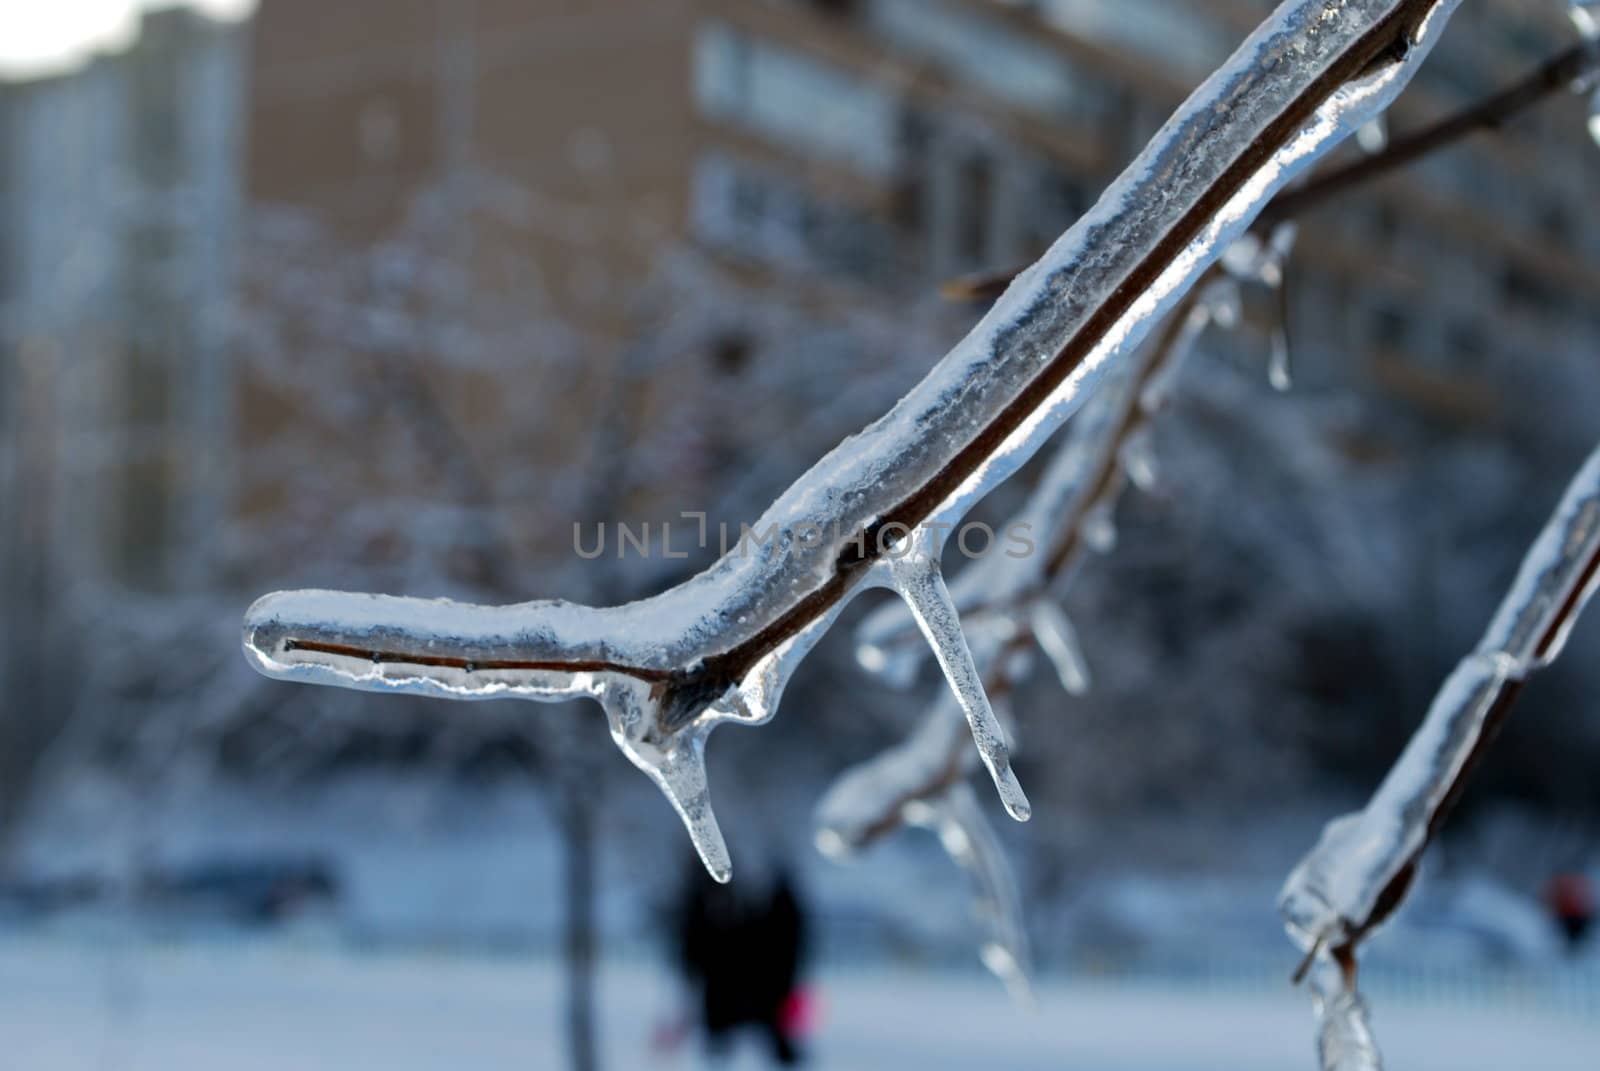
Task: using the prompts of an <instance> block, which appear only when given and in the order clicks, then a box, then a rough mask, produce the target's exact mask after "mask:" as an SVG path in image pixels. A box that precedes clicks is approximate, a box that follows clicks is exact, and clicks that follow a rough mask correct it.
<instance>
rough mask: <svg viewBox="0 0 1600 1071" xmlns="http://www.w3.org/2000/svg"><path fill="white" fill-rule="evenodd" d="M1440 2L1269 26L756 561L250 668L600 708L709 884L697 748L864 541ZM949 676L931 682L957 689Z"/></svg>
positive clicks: (1332, 113)
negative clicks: (634, 592)
mask: <svg viewBox="0 0 1600 1071" xmlns="http://www.w3.org/2000/svg"><path fill="white" fill-rule="evenodd" d="M1458 2H1459V0H1338V2H1331V0H1289V2H1286V3H1284V4H1283V5H1282V6H1281V7H1279V8H1278V10H1277V11H1276V12H1274V13H1273V14H1272V15H1271V16H1270V17H1269V18H1268V19H1267V20H1266V21H1265V22H1264V23H1263V24H1262V25H1261V26H1260V27H1259V28H1258V29H1257V30H1256V31H1255V32H1254V33H1252V34H1251V35H1250V36H1249V38H1247V39H1246V40H1245V42H1244V43H1243V44H1242V45H1241V46H1240V47H1239V49H1238V50H1237V51H1236V52H1235V53H1234V55H1233V56H1232V57H1231V58H1230V59H1229V60H1228V61H1227V62H1226V63H1225V64H1224V65H1223V66H1222V67H1221V68H1220V69H1219V70H1218V71H1217V72H1216V73H1215V74H1214V75H1212V77H1211V78H1209V79H1207V81H1206V82H1205V83H1204V84H1203V85H1202V86H1201V87H1200V88H1199V89H1197V90H1196V91H1195V93H1194V94H1193V95H1191V97H1190V98H1189V99H1188V100H1187V101H1186V102H1185V103H1184V104H1183V105H1182V106H1181V107H1180V108H1179V110H1178V112H1177V113H1176V114H1175V115H1174V116H1173V117H1172V118H1171V119H1170V120H1169V121H1168V122H1167V123H1166V125H1164V126H1163V127H1162V129H1161V130H1160V131H1159V132H1158V133H1157V135H1156V137H1155V138H1154V139H1153V140H1152V141H1151V142H1150V144H1149V145H1148V146H1147V147H1146V148H1145V149H1144V151H1143V152H1141V153H1140V155H1139V156H1138V158H1137V159H1135V160H1134V161H1133V163H1132V164H1131V165H1130V166H1129V167H1128V169H1127V170H1126V171H1125V172H1124V173H1123V175H1122V176H1121V177H1120V178H1119V179H1118V180H1117V181H1116V182H1115V183H1113V184H1112V185H1111V187H1110V188H1108V189H1107V190H1106V192H1105V193H1104V195H1103V196H1102V197H1101V198H1100V200H1099V201H1098V202H1097V203H1096V205H1095V207H1094V208H1092V209H1091V210H1090V211H1089V212H1088V213H1086V214H1085V215H1084V216H1083V217H1082V218H1081V219H1080V220H1079V221H1078V222H1077V223H1076V224H1074V225H1073V227H1072V228H1071V229H1070V230H1068V231H1067V233H1066V234H1064V235H1062V237H1061V238H1060V239H1058V240H1057V241H1056V242H1055V244H1054V245H1053V246H1052V247H1051V248H1050V250H1049V251H1048V252H1047V253H1046V254H1045V255H1044V257H1043V258H1042V259H1041V260H1040V261H1039V262H1038V263H1037V264H1035V265H1034V266H1033V267H1031V268H1029V269H1028V270H1027V271H1025V272H1023V273H1022V274H1021V275H1020V276H1019V277H1018V278H1017V280H1016V281H1015V282H1014V283H1013V284H1012V286H1011V287H1010V289H1009V290H1007V292H1006V293H1005V294H1004V295H1003V296H1002V297H1001V298H1000V299H999V300H998V301H997V302H996V303H995V305H994V307H993V308H991V309H990V311H989V312H988V314H987V315H985V316H984V318H983V319H982V320H981V321H980V322H979V323H978V324H977V325H976V326H975V327H974V328H973V329H972V331H971V332H970V333H969V334H968V335H967V337H966V338H965V339H963V340H962V341H961V342H960V343H959V344H958V345H957V346H956V347H955V349H954V350H952V351H951V352H950V353H949V354H948V355H947V356H946V357H945V358H944V359H943V360H942V361H941V362H940V363H939V364H938V365H937V366H936V367H935V368H934V369H933V371H931V372H930V373H929V375H928V376H927V377H926V378H925V379H924V380H923V381H922V382H921V383H919V384H918V385H917V386H916V387H914V388H913V389H912V390H911V391H910V392H909V393H908V394H907V395H906V396H905V397H904V398H903V399H901V401H900V402H899V403H898V404H896V405H895V407H894V408H893V409H892V410H891V411H890V412H889V413H888V414H886V415H885V416H884V417H882V418H881V419H879V420H878V421H877V422H875V423H874V424H872V425H871V426H869V427H868V428H866V429H865V430H864V431H862V432H861V433H859V434H858V435H855V436H853V437H851V438H849V439H847V440H846V441H845V442H843V443H841V444H840V445H839V446H838V447H836V448H835V449H834V450H833V451H831V452H830V453H829V454H827V455H826V456H825V457H824V458H822V460H821V461H819V462H818V463H817V464H816V465H815V466H814V467H813V468H812V469H811V470H810V471H808V472H807V473H806V474H805V475H804V476H802V477H801V478H800V479H799V480H797V481H796V482H795V483H794V484H793V485H792V486H791V487H790V488H789V489H788V490H787V491H786V492H785V493H784V494H783V495H781V496H780V497H779V498H778V500H777V501H776V502H775V503H774V504H773V505H772V506H771V507H770V508H769V509H768V510H767V512H766V513H765V514H764V515H763V516H762V518H761V519H760V520H759V521H757V523H756V525H755V528H754V531H755V532H757V533H769V532H770V533H772V534H771V537H770V538H762V539H759V540H757V541H755V545H754V546H749V545H746V544H741V547H740V548H739V549H737V550H735V551H732V552H730V553H728V554H726V555H724V556H723V557H722V558H721V559H719V560H718V561H717V562H716V563H715V564H714V565H712V566H711V567H710V568H709V569H707V570H706V571H704V572H702V573H700V574H699V575H697V576H695V577H693V578H691V579H689V580H687V581H685V582H683V583H682V584H679V585H677V586H675V587H673V588H670V589H668V590H667V591H664V592H662V593H661V594H659V595H656V596H653V597H651V598H648V599H644V600H641V601H639V602H635V603H630V604H628V605H625V606H615V607H603V608H601V607H588V606H581V605H576V604H572V603H565V602H552V601H536V602H528V603H522V604H518V605H513V606H506V607H481V606H468V605H462V604H455V603H445V602H439V601H434V600H424V599H406V598H393V597H385V596H372V595H360V594H346V593H333V592H293V593H280V594H278V595H272V596H268V597H266V598H264V599H262V600H260V601H259V602H257V603H256V604H255V606H253V607H252V608H251V609H250V611H249V612H248V613H247V615H246V618H245V622H244V646H245V650H246V653H247V655H248V657H249V658H250V660H251V663H252V664H253V665H254V666H255V667H256V668H257V669H259V670H261V671H262V672H264V673H266V674H268V675H270V676H277V677H283V678H287V679H292V680H301V681H307V682H313V683H321V684H332V685H337V686H342V687H352V688H370V689H376V690H392V691H406V692H421V693H427V694H433V695H441V696H445V697H448V698H455V699H480V698H491V697H496V696H520V697H523V698H529V699H539V700H552V699H561V698H567V697H572V696H589V697H591V698H597V699H601V700H602V701H604V702H606V703H607V707H608V716H609V717H610V718H611V722H612V734H613V736H614V737H615V738H616V739H617V740H618V742H619V744H621V745H622V746H623V750H624V751H625V752H626V753H627V754H628V756H629V758H630V759H631V760H632V761H634V762H635V763H636V764H639V765H640V766H641V767H643V768H645V769H646V770H647V771H649V772H651V774H652V777H653V778H654V779H655V780H656V782H657V784H659V785H661V786H662V787H663V788H664V789H666V791H667V792H668V794H669V796H672V797H673V803H674V805H675V806H676V807H677V808H678V810H679V812H680V813H681V814H682V815H683V816H684V818H685V821H686V823H687V824H688V825H689V827H690V830H691V832H692V833H694V834H695V835H696V836H697V838H698V841H699V847H700V849H701V852H702V855H703V856H705V857H706V858H707V862H708V864H709V865H710V866H711V869H712V870H713V872H715V873H717V875H718V876H719V877H726V875H727V869H726V860H725V859H724V858H722V856H721V853H720V849H719V848H718V840H717V838H715V837H713V836H712V832H713V831H714V830H715V823H714V821H713V820H712V819H711V817H710V805H709V797H708V796H707V795H706V793H705V791H704V788H703V786H704V769H703V758H702V754H703V742H704V736H705V734H706V733H707V732H709V730H710V729H712V728H714V727H715V726H716V725H717V724H720V723H721V722H723V721H738V722H743V723H759V722H761V721H764V720H766V719H767V718H768V717H770V716H771V714H772V712H773V709H774V707H775V705H776V702H777V699H778V696H779V695H780V694H781V692H782V690H783V686H784V684H785V683H786V681H787V678H788V675H789V673H790V672H791V671H792V669H793V666H794V665H795V663H796V662H797V661H798V660H799V659H800V658H801V657H803V655H804V654H805V653H806V651H807V650H809V648H810V647H811V645H813V644H814V643H815V642H816V640H817V639H818V638H819V637H820V635H821V634H822V632H823V631H824V630H825V629H826V628H827V627H828V625H829V624H831V623H832V621H833V620H834V618H835V616H836V615H837V613H838V612H839V610H840V608H841V607H842V606H843V605H844V604H845V603H846V602H847V601H848V600H849V599H850V598H851V597H852V596H853V595H855V594H856V593H858V592H859V591H860V590H862V589H863V588H864V587H866V586H869V585H870V584H873V583H883V582H886V581H887V579H888V578H887V577H886V576H885V575H884V570H883V569H882V557H883V554H884V550H885V545H886V541H885V540H884V539H883V536H884V534H885V532H887V531H888V530H890V529H891V527H895V526H900V527H904V528H907V529H911V528H916V527H918V526H922V525H934V524H952V523H954V522H956V521H959V519H960V518H961V517H962V516H963V515H964V514H965V513H966V511H967V510H968V509H970V507H971V506H972V505H973V503H975V502H976V501H977V500H978V499H980V498H981V497H983V496H984V495H985V494H987V493H988V492H989V491H991V490H992V489H993V488H994V487H995V486H997V485H998V484H999V483H1000V482H1001V481H1003V480H1005V479H1006V478H1007V477H1009V476H1010V475H1011V474H1012V473H1014V472H1015V471H1016V470H1017V468H1018V467H1019V466H1020V465H1022V464H1023V463H1024V462H1025V461H1026V460H1027V459H1028V457H1030V456H1031V455H1032V454H1033V453H1034V452H1035V451H1036V450H1037V449H1038V448H1039V447H1040V445H1042V443H1043V442H1044V441H1045V440H1046V439H1047V438H1048V437H1049V436H1050V434H1051V433H1052V432H1053V431H1054V430H1055V429H1056V428H1057V427H1059V426H1060V424H1061V423H1062V422H1063V421H1064V420H1066V419H1067V418H1068V417H1069V416H1070V415H1071V414H1072V412H1073V411H1074V410H1075V409H1076V408H1077V407H1078V406H1079V405H1080V404H1081V403H1082V401H1083V400H1084V398H1085V397H1086V396H1087V394H1088V392H1089V391H1090V390H1091V389H1092V388H1093V387H1094V386H1095V385H1096V383H1098V381H1099V380H1100V379H1101V378H1102V377H1103V376H1104V375H1105V374H1106V372H1107V371H1108V370H1109V369H1111V368H1112V367H1114V366H1115V365H1116V363H1117V362H1118V360H1119V358H1122V357H1124V356H1125V355H1127V354H1129V353H1131V352H1132V351H1133V349H1134V348H1135V347H1136V346H1137V345H1138V344H1139V343H1140V342H1141V341H1142V340H1143V338H1144V337H1145V336H1146V335H1147V334H1148V333H1149V332H1150V330H1151V329H1152V327H1153V326H1154V325H1155V324H1156V323H1157V322H1158V321H1159V320H1160V319H1161V318H1162V317H1163V315H1164V314H1165V313H1166V312H1167V311H1168V310H1170V309H1171V308H1172V307H1173V306H1174V305H1175V304H1176V302H1178V301H1179V300H1180V298H1181V297H1182V295H1183V293H1184V292H1185V291H1186V290H1187V289H1188V288H1189V287H1190V286H1192V285H1193V284H1194V282H1195V281H1196V280H1197V279H1198V278H1199V277H1200V276H1201V275H1202V274H1204V273H1205V272H1206V271H1207V270H1208V268H1209V267H1210V266H1211V265H1212V264H1213V263H1214V262H1215V260H1216V259H1217V257H1218V256H1219V255H1220V254H1221V252H1222V251H1223V250H1224V249H1226V248H1227V247H1228V246H1229V245H1230V244H1231V243H1232V242H1233V241H1234V240H1235V239H1237V238H1238V237H1239V236H1240V235H1242V234H1243V232H1244V231H1245V229H1246V228H1248V227H1249V225H1250V223H1251V221H1252V220H1253V219H1254V218H1255V216H1256V215H1257V214H1258V213H1259V212H1260V210H1261V208H1262V206H1263V205H1265V204H1266V203H1267V201H1269V200H1270V199H1271V198H1272V196H1273V195H1274V194H1275V193H1276V192H1277V191H1278V190H1280V189H1281V188H1282V187H1283V186H1284V184H1285V183H1287V182H1289V181H1290V180H1291V179H1292V178H1293V177H1294V176H1295V175H1296V174H1298V173H1300V172H1301V171H1302V170H1303V169H1304V168H1305V167H1306V166H1307V165H1309V164H1310V163H1311V162H1313V161H1314V160H1316V159H1317V158H1319V157H1320V156H1321V155H1323V154H1324V153H1325V152H1326V151H1327V150H1328V149H1330V148H1331V147H1332V146H1334V145H1335V144H1337V143H1338V142H1340V141H1341V140H1343V139H1344V138H1346V137H1347V136H1349V135H1350V134H1351V133H1352V132H1353V131H1354V130H1355V129H1357V128H1358V127H1359V126H1361V125H1362V124H1364V123H1366V122H1368V121H1369V120H1370V119H1372V118H1373V117H1374V116H1375V115H1377V114H1379V113H1380V112H1381V111H1382V110H1383V109H1384V108H1386V107H1387V106H1388V104H1389V103H1390V102H1391V101H1392V100H1393V99H1394V97H1395V95H1396V94H1398V92H1399V91H1400V90H1401V88H1403V87H1404V85H1405V84H1406V83H1407V82H1408V81H1409V79H1410V77H1411V75H1412V74H1413V73H1414V72H1415V71H1416V69H1417V67H1418V66H1419V65H1420V64H1421V62H1422V61H1423V59H1424V58H1425V57H1426V55H1427V54H1428V52H1429V51H1430V50H1431V48H1432V46H1433V45H1434V43H1435V42H1436V41H1437V39H1438V37H1439V34H1440V32H1441V30H1442V29H1443V25H1444V23H1445V21H1446V19H1447V18H1448V16H1449V14H1450V13H1451V12H1452V11H1453V10H1454V8H1455V7H1456V6H1457V3H1458ZM708 419H714V414H708ZM809 533H820V535H818V537H817V538H809V537H808V534H809ZM910 579H914V578H905V577H902V578H901V581H902V582H903V583H906V582H909V580H910ZM940 586H941V587H942V582H941V584H940ZM924 593H925V592H924ZM933 605H934V603H931V602H926V601H924V603H923V606H924V609H927V608H929V607H931V606H933ZM929 619H930V620H932V619H933V618H932V616H931V615H930V618H929ZM925 631H929V633H930V635H934V634H935V633H934V632H933V631H932V630H925ZM950 646H951V645H950V644H946V647H947V648H949V647H950ZM942 661H945V660H943V659H942ZM959 662H960V660H959V659H954V660H953V661H948V662H947V664H946V669H947V671H948V672H950V673H951V675H952V677H953V679H955V680H956V681H957V682H958V683H959V682H960V678H961V676H962V673H963V670H962V667H961V666H960V664H959ZM624 692H625V693H626V695H627V696H628V698H626V699H625V700H624V699H620V698H618V697H619V696H621V695H623V693H624ZM607 697H610V698H607ZM968 706H969V709H968V715H969V719H971V720H972V724H973V729H974V731H975V733H976V734H977V735H978V739H979V743H980V746H981V747H982V748H984V749H985V754H984V757H985V761H986V762H987V763H988V764H989V765H990V767H991V770H992V772H993V773H994V775H995V777H996V781H997V783H998V784H1000V785H1001V787H1002V790H1003V792H1004V793H1005V794H1006V799H1007V804H1008V806H1009V807H1010V808H1011V809H1012V810H1013V811H1014V812H1017V813H1019V812H1020V811H1021V810H1022V809H1023V805H1022V800H1021V795H1020V790H1014V782H1013V781H1010V780H1008V772H1007V770H1006V768H1005V767H1004V766H1003V765H1002V764H1001V763H1000V762H999V755H1000V753H1001V752H1000V749H1001V748H1002V747H1003V744H1001V743H1000V742H999V741H998V740H996V739H994V738H992V737H991V736H986V735H985V733H986V732H987V729H986V727H985V722H986V719H984V718H983V717H982V708H981V706H979V704H978V702H977V699H976V697H975V696H972V695H969V696H968Z"/></svg>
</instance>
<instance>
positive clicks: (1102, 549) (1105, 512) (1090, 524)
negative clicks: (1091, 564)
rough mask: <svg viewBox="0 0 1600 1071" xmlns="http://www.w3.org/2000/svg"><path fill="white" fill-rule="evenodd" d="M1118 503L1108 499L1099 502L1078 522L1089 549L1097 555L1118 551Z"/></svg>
mask: <svg viewBox="0 0 1600 1071" xmlns="http://www.w3.org/2000/svg"><path fill="white" fill-rule="evenodd" d="M1116 508H1117V504H1116V502H1114V501H1112V500H1110V499H1107V500H1106V501H1104V502H1097V503H1095V504H1094V505H1093V506H1091V507H1089V509H1088V511H1087V512H1086V513H1084V515H1083V520H1081V521H1079V522H1078V531H1079V533H1081V534H1082V536H1083V541H1084V542H1085V543H1087V544H1088V545H1089V549H1090V550H1092V551H1094V552H1095V553H1096V554H1110V553H1111V552H1112V551H1114V550H1116V549H1117V518H1116Z"/></svg>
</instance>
